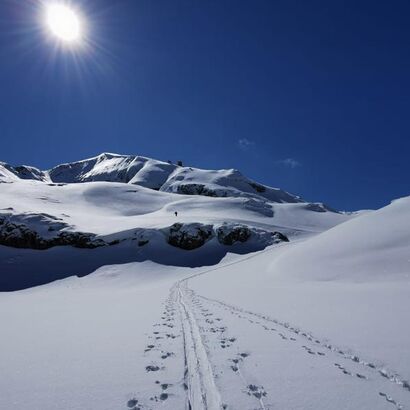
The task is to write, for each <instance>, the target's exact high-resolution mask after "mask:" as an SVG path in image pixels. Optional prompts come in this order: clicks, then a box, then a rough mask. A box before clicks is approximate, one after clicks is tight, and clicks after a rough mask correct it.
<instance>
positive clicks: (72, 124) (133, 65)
mask: <svg viewBox="0 0 410 410" xmlns="http://www.w3.org/2000/svg"><path fill="white" fill-rule="evenodd" d="M43 1H45V0H43ZM40 3H41V2H40V1H36V0H27V1H24V2H22V1H20V0H19V1H17V0H3V1H1V3H0V26H1V28H0V142H1V155H0V160H2V161H6V162H9V163H12V164H21V163H24V164H30V165H34V166H37V167H40V168H43V169H45V168H49V167H51V166H53V165H56V164H57V163H61V162H67V161H71V160H76V159H82V158H85V157H89V156H93V155H96V154H98V153H100V152H103V151H108V152H117V153H130V154H140V155H145V156H151V157H154V158H158V159H163V160H168V159H171V160H178V159H181V160H183V161H184V163H185V164H189V165H193V166H198V167H204V168H221V167H224V168H238V169H240V170H241V171H242V172H243V173H244V174H246V175H248V176H250V177H252V178H254V179H256V180H258V181H260V182H264V183H266V184H269V185H272V186H277V187H281V188H283V189H286V190H288V191H290V192H293V193H297V194H299V195H301V196H303V197H304V198H306V199H308V200H312V201H323V202H326V203H328V204H329V205H331V206H333V207H335V208H338V209H346V210H355V209H363V208H377V207H381V206H383V205H385V204H387V203H389V202H390V200H391V199H394V198H397V197H400V196H405V195H409V193H410V192H409V181H408V178H409V175H410V160H409V157H410V139H409V136H410V132H409V131H410V75H409V73H410V28H409V23H408V16H409V14H410V3H409V2H408V1H400V0H397V1H395V2H385V1H377V0H376V1H372V2H370V1H314V0H313V1H292V0H286V1H285V0H283V1H274V0H266V1H265V0H256V1H241V0H202V1H197V0H155V1H153V0H116V1H113V0H112V1H108V0H78V1H74V0H72V1H71V3H73V4H74V5H75V6H76V7H78V8H79V9H81V10H82V12H83V14H84V16H86V18H87V19H88V32H87V39H88V43H89V46H88V47H87V49H86V50H77V51H75V52H71V51H70V50H67V49H60V50H59V51H58V52H55V44H53V42H52V41H51V40H50V39H48V38H47V36H45V35H44V33H43V31H42V26H41V24H40V20H41V19H39V14H41V10H40V9H41V7H40V6H39V4H40Z"/></svg>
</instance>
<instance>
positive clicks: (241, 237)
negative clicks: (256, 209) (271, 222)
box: [216, 225, 252, 245]
mask: <svg viewBox="0 0 410 410" xmlns="http://www.w3.org/2000/svg"><path fill="white" fill-rule="evenodd" d="M251 234H252V233H251V230H250V229H249V228H248V227H247V226H244V225H236V226H226V225H222V226H220V227H219V228H218V229H217V230H216V236H217V238H218V241H219V242H220V243H222V244H223V245H233V244H234V243H235V242H246V241H247V240H248V239H249V238H250V237H251Z"/></svg>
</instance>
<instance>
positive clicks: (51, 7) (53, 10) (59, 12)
mask: <svg viewBox="0 0 410 410" xmlns="http://www.w3.org/2000/svg"><path fill="white" fill-rule="evenodd" d="M46 25H47V28H48V29H49V31H50V32H51V33H52V34H53V35H54V36H55V37H57V38H58V39H59V40H60V41H62V42H64V43H75V42H78V41H79V40H81V37H82V24H81V18H80V16H79V14H78V13H77V12H76V11H75V10H74V9H72V8H70V7H69V6H67V5H65V4H62V3H51V4H48V5H47V6H46Z"/></svg>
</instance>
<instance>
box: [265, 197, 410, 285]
mask: <svg viewBox="0 0 410 410" xmlns="http://www.w3.org/2000/svg"><path fill="white" fill-rule="evenodd" d="M318 266H320V269H318ZM285 267H286V276H287V278H289V277H295V278H296V279H299V280H303V279H304V278H308V279H309V280H312V279H315V280H318V281H335V280H338V281H346V280H352V281H357V282H369V281H370V282H374V281H376V280H380V281H402V280H404V281H409V280H410V197H406V198H401V199H398V200H395V201H393V202H392V204H391V205H389V206H387V207H385V208H382V209H380V210H378V211H374V212H371V213H367V214H364V215H362V216H361V217H360V218H355V219H353V220H351V221H349V222H347V223H345V224H342V225H340V226H336V227H334V228H333V229H330V230H328V231H327V232H324V233H322V234H321V235H319V236H317V237H315V238H312V239H311V240H310V241H308V242H306V243H304V244H303V245H301V246H299V247H297V248H294V249H291V250H290V251H289V252H288V253H286V254H284V255H283V256H282V257H281V258H280V259H278V260H277V261H276V262H275V265H274V266H272V269H274V270H276V271H280V272H283V271H284V268H285Z"/></svg>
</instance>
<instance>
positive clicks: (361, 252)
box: [0, 198, 410, 410]
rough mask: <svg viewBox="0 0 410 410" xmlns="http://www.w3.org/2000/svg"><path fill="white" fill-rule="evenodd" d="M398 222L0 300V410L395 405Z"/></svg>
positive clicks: (374, 408)
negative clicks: (25, 409) (207, 262)
mask: <svg viewBox="0 0 410 410" xmlns="http://www.w3.org/2000/svg"><path fill="white" fill-rule="evenodd" d="M409 213H410V198H404V199H401V200H398V201H395V202H394V203H393V204H392V205H390V206H388V207H386V208H383V209H381V210H380V211H376V212H373V213H371V214H370V213H369V214H362V215H360V216H358V217H357V218H356V219H353V220H352V221H348V222H346V223H343V224H341V225H338V226H336V227H334V228H332V229H330V230H328V231H326V232H323V233H320V234H318V235H316V236H315V235H313V236H312V235H306V236H304V235H301V236H299V237H298V236H296V237H294V238H293V240H292V241H291V242H290V243H282V244H280V245H274V246H272V247H270V248H267V249H265V250H263V251H260V252H257V253H252V254H248V255H232V254H227V255H226V256H225V258H224V259H223V260H222V261H221V262H220V263H219V264H218V265H216V266H212V267H202V268H195V269H191V268H183V267H177V266H174V267H172V266H164V265H159V264H155V263H153V262H148V261H147V262H143V263H130V264H125V265H115V266H106V267H102V268H100V269H99V270H97V271H96V272H94V273H93V274H91V275H88V276H86V277H84V278H75V277H72V278H67V279H64V280H61V281H58V282H54V283H51V284H48V285H44V286H41V287H37V288H32V289H27V290H24V291H19V292H13V293H3V294H0V323H1V324H2V338H1V339H0V352H1V363H2V369H3V372H2V373H1V374H0V390H1V392H2V394H1V395H0V408H1V409H3V408H4V409H9V408H23V407H25V406H27V403H29V404H30V408H31V409H34V410H51V409H53V410H54V409H55V408H56V407H57V408H63V409H70V410H80V409H81V410H84V409H95V408H98V409H102V410H112V409H113V408H116V409H117V408H119V409H124V410H126V409H134V410H135V409H153V410H154V409H170V410H171V409H172V410H176V409H181V410H182V409H189V408H191V409H192V410H197V409H209V410H211V409H224V408H225V409H235V410H250V409H252V410H253V409H270V410H274V409H278V408H279V409H292V410H293V409H300V410H302V409H303V410H328V409H334V410H357V409H369V410H379V409H380V410H382V409H386V410H389V409H391V410H394V409H410V385H409V379H410V372H409V365H408V364H409V363H410V349H409V346H410V330H409V326H408V312H409V311H410V281H409V275H408V271H409V268H408V267H406V263H408V262H409V259H408V258H409V254H410V241H409V237H408V232H409V229H408V228H409V227H408V223H409V222H408V221H409V218H408V217H409ZM383 255H384V257H383ZM350 256H352V257H353V259H352V261H351V262H350V263H348V262H347V261H346V260H348V259H349V257H350ZM375 258H376V259H375ZM380 261H383V262H384V264H383V265H380ZM339 263H340V264H339ZM336 268H337V270H335V269H336Z"/></svg>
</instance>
